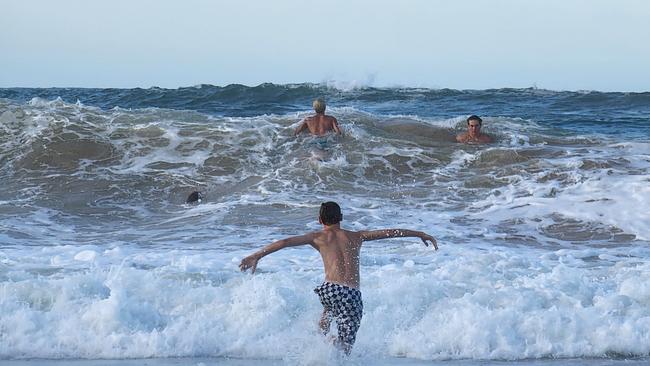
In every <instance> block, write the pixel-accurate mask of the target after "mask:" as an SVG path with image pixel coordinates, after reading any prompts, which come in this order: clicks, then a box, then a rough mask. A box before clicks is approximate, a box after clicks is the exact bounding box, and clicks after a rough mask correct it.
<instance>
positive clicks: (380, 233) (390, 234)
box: [360, 229, 438, 250]
mask: <svg viewBox="0 0 650 366" xmlns="http://www.w3.org/2000/svg"><path fill="white" fill-rule="evenodd" d="M360 233H361V240H363V241H367V240H378V239H387V238H405V237H417V238H420V239H422V242H423V243H424V245H426V246H429V243H427V241H430V242H431V244H433V248H434V249H435V250H438V243H437V242H436V239H434V238H433V236H431V235H429V234H426V233H423V232H421V231H414V230H407V229H385V230H372V231H361V232H360Z"/></svg>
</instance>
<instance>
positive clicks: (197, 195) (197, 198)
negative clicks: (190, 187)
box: [185, 191, 203, 203]
mask: <svg viewBox="0 0 650 366" xmlns="http://www.w3.org/2000/svg"><path fill="white" fill-rule="evenodd" d="M202 200H203V193H201V192H199V191H194V192H192V193H190V195H189V196H188V197H187V200H186V201H185V203H201V201H202Z"/></svg>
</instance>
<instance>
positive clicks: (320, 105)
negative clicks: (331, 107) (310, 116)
mask: <svg viewBox="0 0 650 366" xmlns="http://www.w3.org/2000/svg"><path fill="white" fill-rule="evenodd" d="M312 106H313V107H314V111H316V113H325V101H324V100H322V99H320V98H318V99H316V100H314V103H312Z"/></svg>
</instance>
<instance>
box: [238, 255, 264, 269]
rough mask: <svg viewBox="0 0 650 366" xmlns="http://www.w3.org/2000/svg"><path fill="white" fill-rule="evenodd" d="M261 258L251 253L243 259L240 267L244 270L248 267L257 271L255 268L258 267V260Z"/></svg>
mask: <svg viewBox="0 0 650 366" xmlns="http://www.w3.org/2000/svg"><path fill="white" fill-rule="evenodd" d="M258 261H259V259H258V258H257V257H256V256H254V255H249V256H248V257H246V258H244V259H242V260H241V263H239V269H240V270H241V271H242V272H244V271H246V270H247V269H249V268H250V269H251V273H255V269H256V268H257V262H258Z"/></svg>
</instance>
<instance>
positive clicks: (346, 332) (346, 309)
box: [314, 282, 363, 346]
mask: <svg viewBox="0 0 650 366" xmlns="http://www.w3.org/2000/svg"><path fill="white" fill-rule="evenodd" d="M314 292H315V293H317V294H318V297H320V302H321V304H323V307H324V308H325V311H327V313H328V315H329V316H330V318H334V319H335V320H336V326H337V329H338V332H339V342H341V343H342V344H347V345H350V346H351V345H353V344H354V341H355V340H356V338H357V331H358V330H359V325H360V324H361V317H362V316H363V301H361V291H359V290H358V289H355V288H352V287H347V286H343V285H339V284H337V283H331V282H324V283H323V284H322V285H320V286H318V287H316V288H315V289H314Z"/></svg>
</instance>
